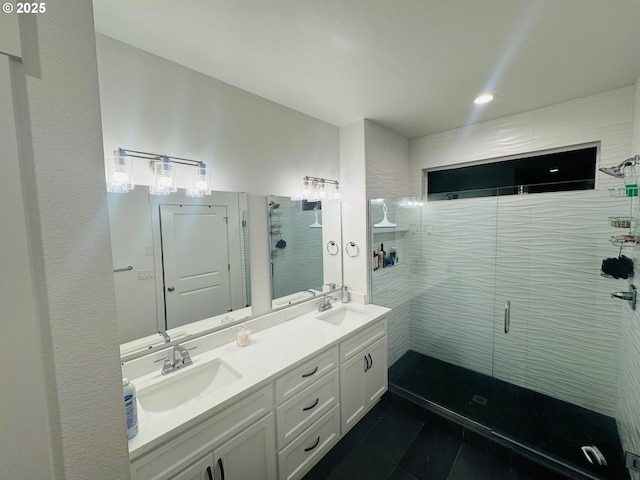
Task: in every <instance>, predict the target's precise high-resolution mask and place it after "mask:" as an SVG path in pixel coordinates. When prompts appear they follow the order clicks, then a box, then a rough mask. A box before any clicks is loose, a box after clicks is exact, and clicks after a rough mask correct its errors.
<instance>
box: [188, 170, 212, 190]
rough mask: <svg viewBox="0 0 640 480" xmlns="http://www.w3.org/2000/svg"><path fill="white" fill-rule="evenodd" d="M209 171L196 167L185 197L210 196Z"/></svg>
mask: <svg viewBox="0 0 640 480" xmlns="http://www.w3.org/2000/svg"><path fill="white" fill-rule="evenodd" d="M211 183H212V182H211V170H209V169H208V168H202V167H196V171H195V172H194V174H193V179H192V181H191V187H189V188H188V189H187V191H186V195H187V197H202V196H204V195H211Z"/></svg>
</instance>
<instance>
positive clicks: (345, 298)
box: [342, 285, 351, 303]
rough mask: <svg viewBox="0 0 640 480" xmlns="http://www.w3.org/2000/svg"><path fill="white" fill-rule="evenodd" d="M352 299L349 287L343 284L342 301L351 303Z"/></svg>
mask: <svg viewBox="0 0 640 480" xmlns="http://www.w3.org/2000/svg"><path fill="white" fill-rule="evenodd" d="M349 301H351V294H350V293H349V287H347V286H346V285H343V286H342V303H349Z"/></svg>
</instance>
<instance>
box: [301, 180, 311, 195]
mask: <svg viewBox="0 0 640 480" xmlns="http://www.w3.org/2000/svg"><path fill="white" fill-rule="evenodd" d="M310 195H311V185H310V183H309V180H307V179H306V178H305V179H304V180H303V181H302V198H309V196H310Z"/></svg>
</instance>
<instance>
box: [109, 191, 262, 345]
mask: <svg viewBox="0 0 640 480" xmlns="http://www.w3.org/2000/svg"><path fill="white" fill-rule="evenodd" d="M107 197H108V200H109V222H110V226H111V244H112V252H113V268H114V274H113V275H114V283H115V290H116V307H117V315H118V331H119V335H120V341H121V342H122V343H128V344H129V345H128V346H127V348H131V349H133V351H135V350H136V349H139V348H146V346H148V345H151V344H153V342H157V341H160V342H161V341H162V338H161V337H160V336H159V335H158V334H157V332H158V331H160V330H164V329H165V328H166V327H167V325H166V319H167V315H166V314H165V311H169V312H170V313H169V315H168V319H169V325H168V328H169V329H171V328H172V327H175V326H179V328H178V331H177V332H176V331H173V332H171V334H172V335H173V334H182V335H184V334H186V332H188V333H193V332H196V331H197V329H198V328H202V329H210V328H213V327H215V326H216V325H220V324H221V322H222V320H218V319H217V318H216V316H217V315H218V312H221V314H220V315H219V316H218V317H219V318H220V319H223V318H226V316H227V315H228V314H227V311H228V310H230V309H231V310H233V311H234V315H233V318H236V317H238V318H243V316H248V315H251V309H250V308H245V307H249V306H250V305H251V292H250V289H249V284H250V281H251V280H250V276H249V263H250V262H249V228H248V222H247V211H248V203H247V195H246V194H244V193H237V192H213V194H212V195H211V196H205V197H201V198H192V197H185V196H184V195H183V194H179V193H176V194H172V195H168V196H154V195H149V193H148V188H146V187H145V186H136V188H135V189H134V190H132V191H130V192H129V193H126V194H119V193H109V194H107ZM180 205H182V207H180ZM161 210H164V212H165V214H164V218H163V219H162V227H163V229H164V234H163V232H162V231H161ZM171 210H181V211H182V212H195V211H198V210H204V211H206V212H215V216H214V217H213V218H212V217H210V216H208V215H204V217H206V218H207V219H206V220H202V219H200V220H202V221H198V220H194V218H197V217H195V216H192V215H185V216H181V217H180V219H178V220H176V218H174V217H173V216H170V215H167V213H166V212H169V211H171ZM192 217H193V218H192ZM225 217H226V218H225ZM172 222H173V227H172V232H173V233H172V234H171V235H170V236H168V235H167V233H166V232H167V229H168V228H169V226H170V225H171V224H172ZM189 222H191V223H194V225H191V226H190V225H189ZM189 231H190V232H191V233H189ZM163 244H164V248H166V247H167V246H168V247H169V248H170V249H172V251H170V252H163ZM163 258H165V263H167V262H168V261H169V260H168V259H169V258H172V260H171V262H170V263H171V265H169V263H167V265H166V267H165V264H163ZM129 265H131V266H132V268H131V269H126V268H125V267H128V266H129ZM122 268H125V269H124V270H120V269H122ZM171 268H173V271H172V270H171ZM116 270H118V271H116ZM212 272H219V274H216V273H212ZM167 275H169V276H171V275H173V277H172V278H171V279H169V280H168V282H167V285H166V287H167V288H168V287H171V286H173V292H171V293H174V294H176V295H173V297H177V298H180V299H181V302H182V304H180V303H178V306H177V307H175V308H173V306H172V305H170V304H169V305H165V293H166V294H167V299H168V300H171V298H170V297H169V295H168V294H169V292H167V290H165V284H164V280H165V278H167ZM216 276H217V277H220V276H222V277H223V278H225V284H224V286H220V285H219V281H218V280H215V277H216ZM178 277H179V278H178ZM201 280H207V281H209V280H214V282H210V283H208V284H205V283H203V282H200V281H201ZM169 282H170V283H169ZM198 282H200V283H198ZM183 285H184V288H183ZM223 290H226V293H220V292H221V291H223ZM204 291H208V292H210V293H211V294H212V295H213V298H207V296H206V295H204V294H203V292H204ZM187 292H193V293H187ZM186 298H189V300H191V299H193V300H194V301H193V303H192V304H191V305H187V304H186V303H185V302H186V300H185V299H186ZM206 308H209V310H206ZM176 309H177V310H182V311H181V312H180V314H173V313H171V311H175V310H176ZM235 313H237V314H238V315H235ZM177 318H180V320H176V319H177ZM193 319H198V320H200V319H211V321H210V322H209V320H205V321H204V322H205V323H202V322H198V323H196V324H193V323H192V325H193V327H192V328H189V327H186V326H185V325H186V322H190V321H191V320H193ZM216 322H217V323H216ZM147 340H148V345H147Z"/></svg>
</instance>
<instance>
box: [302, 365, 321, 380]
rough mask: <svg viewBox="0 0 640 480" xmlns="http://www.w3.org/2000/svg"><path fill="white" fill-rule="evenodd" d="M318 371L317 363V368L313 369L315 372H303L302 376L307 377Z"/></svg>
mask: <svg viewBox="0 0 640 480" xmlns="http://www.w3.org/2000/svg"><path fill="white" fill-rule="evenodd" d="M317 371H318V366H317V365H316V368H314V369H313V372H309V373H303V374H302V378H307V377H310V376H311V375H315V373H316V372H317Z"/></svg>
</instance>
